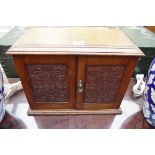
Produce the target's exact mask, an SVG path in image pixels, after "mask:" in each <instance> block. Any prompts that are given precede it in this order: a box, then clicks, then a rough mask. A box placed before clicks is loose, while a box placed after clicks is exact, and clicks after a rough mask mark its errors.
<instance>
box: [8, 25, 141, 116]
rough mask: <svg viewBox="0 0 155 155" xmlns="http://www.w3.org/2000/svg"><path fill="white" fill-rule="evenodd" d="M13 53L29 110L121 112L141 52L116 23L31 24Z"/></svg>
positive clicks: (50, 112)
mask: <svg viewBox="0 0 155 155" xmlns="http://www.w3.org/2000/svg"><path fill="white" fill-rule="evenodd" d="M7 53H8V54H12V55H13V58H14V61H15V64H16V69H17V72H18V74H19V76H20V78H21V82H22V84H23V89H24V92H25V94H26V97H27V100H28V102H29V105H30V110H29V112H28V114H30V115H31V114H32V115H37V114H101V113H103V114H104V113H121V110H120V104H121V101H122V99H123V96H124V94H125V91H126V89H127V87H128V84H129V82H130V79H131V76H132V74H133V72H134V69H135V66H136V63H137V60H138V58H139V57H140V56H143V53H142V52H141V51H140V50H139V49H138V48H137V47H136V46H135V45H134V44H133V43H132V42H131V41H130V40H129V39H128V38H127V37H126V36H125V35H124V33H123V32H122V31H121V30H120V29H118V28H117V27H111V28H109V27H44V28H32V29H30V30H29V31H28V32H26V33H25V35H24V36H23V37H22V38H21V39H20V40H19V41H17V43H16V44H15V45H14V46H13V47H12V48H11V49H10V50H9V51H8V52H7Z"/></svg>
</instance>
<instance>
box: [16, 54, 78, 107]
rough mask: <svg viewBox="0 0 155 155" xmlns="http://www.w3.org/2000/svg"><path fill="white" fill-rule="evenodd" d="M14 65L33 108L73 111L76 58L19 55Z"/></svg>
mask: <svg viewBox="0 0 155 155" xmlns="http://www.w3.org/2000/svg"><path fill="white" fill-rule="evenodd" d="M17 59H18V60H17ZM15 62H16V65H18V66H19V67H18V68H19V69H18V72H20V76H22V78H21V79H23V80H22V84H23V87H24V89H25V92H26V93H27V94H26V96H27V99H28V101H29V104H30V107H31V109H69V108H74V106H75V75H76V73H75V70H76V69H75V67H76V66H75V63H76V61H75V57H73V56H45V55H44V56H24V57H22V56H19V57H16V58H15Z"/></svg>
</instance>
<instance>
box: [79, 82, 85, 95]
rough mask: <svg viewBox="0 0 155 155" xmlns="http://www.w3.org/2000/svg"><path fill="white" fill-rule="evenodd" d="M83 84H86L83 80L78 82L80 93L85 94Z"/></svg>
mask: <svg viewBox="0 0 155 155" xmlns="http://www.w3.org/2000/svg"><path fill="white" fill-rule="evenodd" d="M83 84H84V82H83V81H82V80H79V81H78V92H79V93H82V92H83Z"/></svg>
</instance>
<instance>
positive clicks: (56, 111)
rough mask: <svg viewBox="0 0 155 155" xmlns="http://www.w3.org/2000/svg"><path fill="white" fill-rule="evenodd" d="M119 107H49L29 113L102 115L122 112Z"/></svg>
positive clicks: (29, 111)
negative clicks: (87, 108)
mask: <svg viewBox="0 0 155 155" xmlns="http://www.w3.org/2000/svg"><path fill="white" fill-rule="evenodd" d="M121 113H122V110H121V108H119V109H102V110H74V109H52V110H51V109H50V110H49V109H48V110H31V109H30V108H29V109H28V112H27V114H28V115H29V116H32V115H101V114H121Z"/></svg>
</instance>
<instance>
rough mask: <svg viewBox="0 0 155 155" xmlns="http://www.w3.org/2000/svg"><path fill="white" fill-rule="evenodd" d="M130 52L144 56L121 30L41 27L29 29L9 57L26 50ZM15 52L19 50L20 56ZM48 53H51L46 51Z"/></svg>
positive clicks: (71, 52)
mask: <svg viewBox="0 0 155 155" xmlns="http://www.w3.org/2000/svg"><path fill="white" fill-rule="evenodd" d="M124 49H127V51H126V50H124ZM130 49H131V53H132V54H135V55H136V54H137V55H143V53H142V52H141V51H140V50H139V49H138V48H137V47H136V46H135V44H134V43H133V42H132V41H130V40H129V39H128V37H127V36H126V35H125V34H124V33H123V32H122V31H121V30H120V29H119V28H117V27H38V28H31V29H29V30H28V31H27V32H26V33H25V34H24V35H23V36H22V37H21V38H20V39H19V40H18V41H17V42H16V43H15V44H14V46H13V47H12V48H11V49H10V50H9V52H8V54H22V52H24V51H26V52H30V51H32V52H40V51H42V52H44V51H47V52H65V53H62V54H79V53H80V52H81V53H83V54H85V53H87V54H88V53H91V54H92V53H93V52H95V53H104V54H105V53H117V52H118V54H119V52H120V53H123V52H124V53H126V54H130ZM11 51H17V53H16V52H11ZM69 51H70V53H69ZM74 52H75V53H74ZM23 54H26V53H23ZM31 54H32V53H31ZM33 54H40V53H33ZM44 54H49V53H45V52H44ZM51 54H52V53H51Z"/></svg>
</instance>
